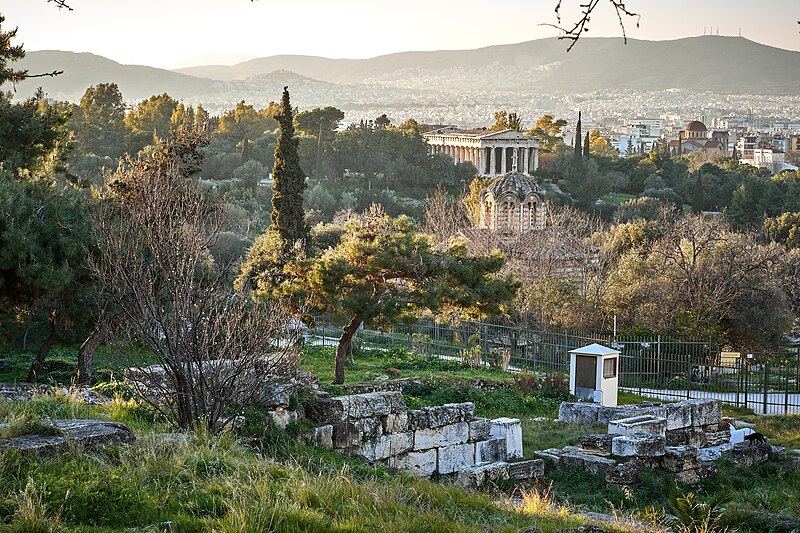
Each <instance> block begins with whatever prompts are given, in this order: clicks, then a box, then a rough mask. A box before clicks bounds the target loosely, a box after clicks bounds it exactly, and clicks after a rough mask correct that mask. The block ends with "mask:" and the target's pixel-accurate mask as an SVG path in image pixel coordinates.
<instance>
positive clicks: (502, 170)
mask: <svg viewBox="0 0 800 533" xmlns="http://www.w3.org/2000/svg"><path fill="white" fill-rule="evenodd" d="M502 149H503V153H502V155H501V156H500V174H505V173H506V172H508V170H507V169H508V166H507V165H508V159H507V157H506V155H507V154H508V147H507V146H503V148H502Z"/></svg>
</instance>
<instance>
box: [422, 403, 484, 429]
mask: <svg viewBox="0 0 800 533" xmlns="http://www.w3.org/2000/svg"><path fill="white" fill-rule="evenodd" d="M423 410H424V411H426V412H427V413H428V426H427V427H431V428H435V427H440V426H447V425H449V424H457V423H458V422H471V421H472V419H473V418H475V404H474V403H471V402H465V403H446V404H444V405H436V406H433V407H425V408H424V409H423Z"/></svg>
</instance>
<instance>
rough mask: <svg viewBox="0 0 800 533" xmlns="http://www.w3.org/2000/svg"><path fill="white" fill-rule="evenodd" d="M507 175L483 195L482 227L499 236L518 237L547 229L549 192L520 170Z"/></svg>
mask: <svg viewBox="0 0 800 533" xmlns="http://www.w3.org/2000/svg"><path fill="white" fill-rule="evenodd" d="M516 164H517V162H516V157H514V162H513V165H514V167H513V170H512V171H511V172H508V173H506V174H503V175H501V176H499V177H497V178H495V180H494V181H492V183H491V185H489V187H488V188H486V189H484V190H483V191H481V216H480V223H479V227H480V228H483V229H488V230H491V231H494V232H497V233H504V234H518V235H521V234H523V233H527V232H529V231H532V230H541V229H544V227H545V205H544V194H545V191H544V190H542V188H541V187H539V185H538V184H537V183H536V182H535V181H534V180H533V178H532V177H531V176H529V175H528V174H526V173H523V172H519V171H518V170H517V168H516Z"/></svg>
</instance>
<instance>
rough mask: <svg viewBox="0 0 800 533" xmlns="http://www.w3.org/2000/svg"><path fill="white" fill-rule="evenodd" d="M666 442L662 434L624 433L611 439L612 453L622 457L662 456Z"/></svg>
mask: <svg viewBox="0 0 800 533" xmlns="http://www.w3.org/2000/svg"><path fill="white" fill-rule="evenodd" d="M665 442H666V441H665V439H664V437H663V436H662V435H650V434H648V433H635V434H633V435H622V436H619V437H614V439H613V440H612V441H611V453H613V454H614V455H619V456H620V457H661V456H662V455H664V446H665Z"/></svg>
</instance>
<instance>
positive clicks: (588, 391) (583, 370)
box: [575, 355, 597, 400]
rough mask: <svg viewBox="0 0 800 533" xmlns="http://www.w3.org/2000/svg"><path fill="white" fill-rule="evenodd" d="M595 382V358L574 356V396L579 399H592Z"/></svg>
mask: <svg viewBox="0 0 800 533" xmlns="http://www.w3.org/2000/svg"><path fill="white" fill-rule="evenodd" d="M596 384H597V358H596V357H587V356H585V355H577V356H575V396H577V397H578V399H581V400H594V390H595V389H594V387H595V385H596Z"/></svg>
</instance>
